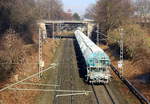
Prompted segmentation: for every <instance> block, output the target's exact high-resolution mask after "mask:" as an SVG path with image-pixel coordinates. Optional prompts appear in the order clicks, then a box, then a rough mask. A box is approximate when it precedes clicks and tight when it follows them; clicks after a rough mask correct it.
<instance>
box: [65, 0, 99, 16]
mask: <svg viewBox="0 0 150 104" xmlns="http://www.w3.org/2000/svg"><path fill="white" fill-rule="evenodd" d="M95 2H96V0H62V3H63V5H64V10H66V11H67V10H68V9H71V11H72V12H77V13H79V14H80V15H83V14H84V13H85V11H86V8H87V7H88V6H89V5H90V4H93V3H95Z"/></svg>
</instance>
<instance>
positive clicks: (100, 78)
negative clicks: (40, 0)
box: [75, 30, 111, 84]
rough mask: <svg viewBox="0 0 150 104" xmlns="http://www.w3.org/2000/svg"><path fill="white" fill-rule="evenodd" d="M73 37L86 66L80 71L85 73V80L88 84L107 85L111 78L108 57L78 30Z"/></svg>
mask: <svg viewBox="0 0 150 104" xmlns="http://www.w3.org/2000/svg"><path fill="white" fill-rule="evenodd" d="M75 37H76V40H77V42H78V45H79V47H80V50H81V52H82V55H83V57H84V60H85V64H86V69H82V70H86V72H87V75H85V80H86V81H87V82H88V83H90V84H99V83H108V82H109V80H110V78H111V74H110V71H109V68H110V59H109V56H108V55H107V54H106V53H105V52H104V51H103V50H102V49H101V48H99V47H98V46H97V45H96V44H95V43H94V42H92V41H91V40H90V39H89V38H88V37H87V36H86V35H85V34H84V33H82V32H81V31H80V30H76V31H75Z"/></svg>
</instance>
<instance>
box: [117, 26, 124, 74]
mask: <svg viewBox="0 0 150 104" xmlns="http://www.w3.org/2000/svg"><path fill="white" fill-rule="evenodd" d="M123 35H124V33H123V28H121V29H120V60H119V61H118V68H119V69H120V70H121V75H123Z"/></svg>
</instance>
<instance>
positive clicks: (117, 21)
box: [85, 0, 150, 71]
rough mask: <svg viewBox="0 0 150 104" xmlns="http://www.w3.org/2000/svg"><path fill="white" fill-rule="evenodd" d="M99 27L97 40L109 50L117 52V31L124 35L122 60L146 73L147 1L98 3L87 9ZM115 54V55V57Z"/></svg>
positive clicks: (148, 51)
mask: <svg viewBox="0 0 150 104" xmlns="http://www.w3.org/2000/svg"><path fill="white" fill-rule="evenodd" d="M85 16H86V17H90V18H91V17H92V18H93V19H94V20H95V21H96V22H97V23H99V26H100V32H101V33H103V34H105V36H101V37H102V38H104V39H105V40H106V42H107V43H108V45H109V46H111V47H112V46H113V50H117V52H119V46H120V43H119V42H118V41H120V34H121V33H120V29H123V34H124V36H123V37H124V39H123V41H124V58H127V59H133V60H134V62H136V63H138V65H141V66H142V67H143V69H146V70H147V71H148V70H149V69H150V64H149V61H150V44H149V40H150V33H149V31H147V30H149V27H150V23H149V27H148V25H147V26H145V24H148V23H147V21H148V20H150V1H149V0H136V1H132V0H98V1H97V2H96V4H94V5H91V6H90V7H89V8H88V9H87V13H86V14H85ZM118 54H119V53H118Z"/></svg>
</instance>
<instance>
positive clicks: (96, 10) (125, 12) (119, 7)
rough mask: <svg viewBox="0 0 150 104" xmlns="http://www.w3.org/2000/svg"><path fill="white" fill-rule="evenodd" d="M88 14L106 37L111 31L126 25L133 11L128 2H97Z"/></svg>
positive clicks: (127, 0) (101, 0) (122, 0)
mask: <svg viewBox="0 0 150 104" xmlns="http://www.w3.org/2000/svg"><path fill="white" fill-rule="evenodd" d="M90 13H91V15H92V16H93V17H94V19H95V20H96V21H97V22H98V23H99V24H100V27H101V30H102V31H103V32H104V33H105V34H106V35H107V33H108V31H110V30H111V29H114V28H117V27H119V26H120V25H122V24H124V23H127V20H128V19H129V17H130V16H131V15H132V13H133V11H132V6H131V3H130V1H129V0H98V1H97V3H96V4H95V6H93V8H91V9H90Z"/></svg>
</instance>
